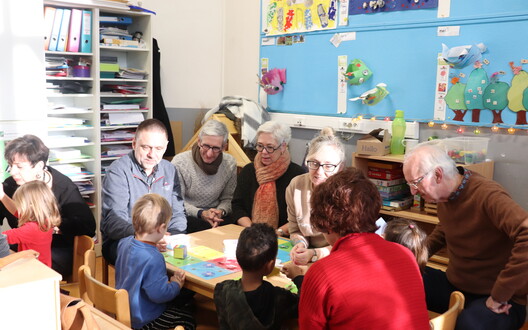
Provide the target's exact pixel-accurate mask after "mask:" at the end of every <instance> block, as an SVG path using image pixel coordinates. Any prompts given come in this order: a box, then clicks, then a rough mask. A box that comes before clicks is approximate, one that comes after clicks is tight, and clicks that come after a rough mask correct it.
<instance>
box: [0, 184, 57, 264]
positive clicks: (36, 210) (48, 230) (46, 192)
mask: <svg viewBox="0 0 528 330" xmlns="http://www.w3.org/2000/svg"><path fill="white" fill-rule="evenodd" d="M0 200H1V201H2V203H4V205H5V206H6V208H7V209H8V210H9V211H10V212H12V213H13V214H14V215H15V216H16V217H17V218H18V228H14V229H10V230H6V231H4V232H3V233H2V234H4V235H6V236H7V242H8V243H9V244H18V251H25V250H30V249H32V250H35V251H37V252H38V253H39V257H38V259H39V260H40V261H41V262H42V263H44V264H45V265H47V266H48V267H51V240H52V238H53V232H54V228H56V227H57V226H58V225H59V224H60V222H61V217H60V213H59V207H58V206H57V201H56V199H55V196H54V195H53V193H52V192H51V189H50V188H49V187H48V186H47V185H46V184H45V183H44V182H42V181H37V180H36V181H30V182H28V183H26V184H24V185H22V186H20V187H19V188H18V189H17V191H16V192H15V194H14V195H13V199H11V198H9V197H8V196H7V195H5V194H4V193H3V189H2V191H1V196H0Z"/></svg>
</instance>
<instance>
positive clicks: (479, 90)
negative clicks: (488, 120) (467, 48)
mask: <svg viewBox="0 0 528 330" xmlns="http://www.w3.org/2000/svg"><path fill="white" fill-rule="evenodd" d="M487 86H488V74H487V73H486V71H485V70H484V69H482V64H481V63H480V61H477V62H475V69H474V70H473V71H471V73H470V75H469V77H468V80H467V82H466V89H465V90H464V102H465V103H466V108H467V109H468V110H471V121H472V122H474V123H478V122H479V121H480V110H482V109H484V99H483V97H482V96H483V94H484V90H485V89H486V87H487Z"/></svg>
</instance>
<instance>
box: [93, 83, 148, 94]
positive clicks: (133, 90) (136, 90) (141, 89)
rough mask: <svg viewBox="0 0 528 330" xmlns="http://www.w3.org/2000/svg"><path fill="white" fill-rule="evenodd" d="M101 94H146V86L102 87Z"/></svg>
mask: <svg viewBox="0 0 528 330" xmlns="http://www.w3.org/2000/svg"><path fill="white" fill-rule="evenodd" d="M101 92H112V93H121V94H145V86H138V85H113V84H112V85H110V84H106V85H103V86H101Z"/></svg>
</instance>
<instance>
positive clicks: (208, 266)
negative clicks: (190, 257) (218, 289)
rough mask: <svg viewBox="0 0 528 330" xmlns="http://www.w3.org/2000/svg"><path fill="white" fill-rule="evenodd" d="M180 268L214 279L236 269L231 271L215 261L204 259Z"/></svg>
mask: <svg viewBox="0 0 528 330" xmlns="http://www.w3.org/2000/svg"><path fill="white" fill-rule="evenodd" d="M180 269H183V270H185V271H187V272H189V273H192V274H194V275H196V276H200V277H201V278H204V279H212V278H216V277H220V276H224V275H227V274H231V273H233V272H234V271H230V270H228V269H225V268H222V267H218V266H217V265H215V264H214V263H212V262H210V261H202V262H199V263H196V264H191V265H184V266H181V267H180Z"/></svg>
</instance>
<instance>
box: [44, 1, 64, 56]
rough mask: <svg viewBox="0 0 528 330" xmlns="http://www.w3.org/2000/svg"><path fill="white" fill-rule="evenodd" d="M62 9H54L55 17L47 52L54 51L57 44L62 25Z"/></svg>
mask: <svg viewBox="0 0 528 330" xmlns="http://www.w3.org/2000/svg"><path fill="white" fill-rule="evenodd" d="M63 11H64V9H61V8H56V10H55V17H54V19H53V27H52V28H51V36H50V42H49V47H48V50H51V51H56V50H57V43H58V42H59V31H60V27H61V23H62V12H63Z"/></svg>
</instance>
